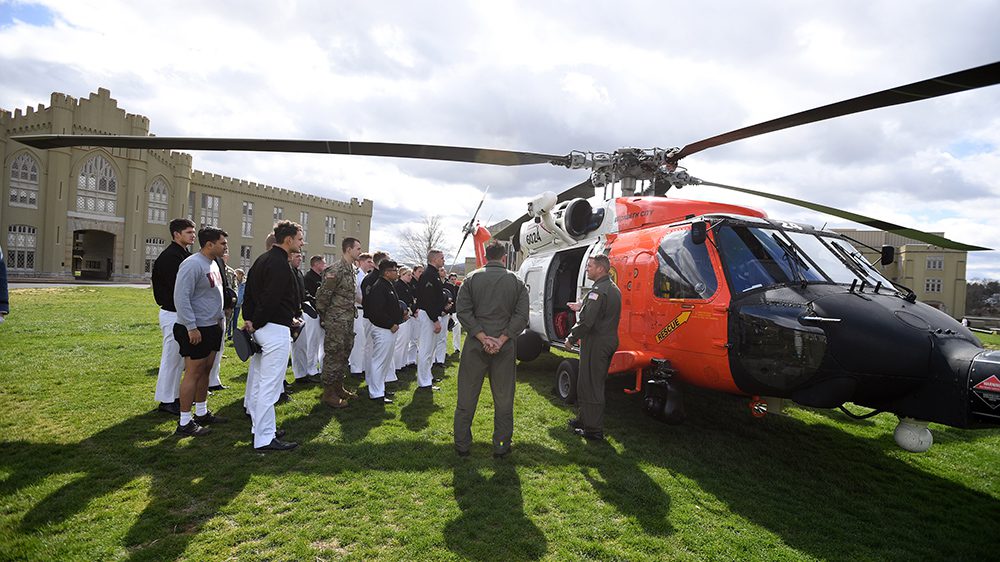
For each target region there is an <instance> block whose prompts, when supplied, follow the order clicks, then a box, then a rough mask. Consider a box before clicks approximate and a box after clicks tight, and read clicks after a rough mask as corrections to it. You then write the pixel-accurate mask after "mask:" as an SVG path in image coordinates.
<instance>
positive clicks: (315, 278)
mask: <svg viewBox="0 0 1000 562" xmlns="http://www.w3.org/2000/svg"><path fill="white" fill-rule="evenodd" d="M303 279H304V281H305V284H306V300H308V301H309V304H311V305H313V306H314V307H315V306H316V293H318V292H319V287H320V285H322V284H323V278H322V277H320V275H319V273H316V272H315V271H313V270H311V269H310V270H309V271H307V272H306V274H305V275H304V276H303Z"/></svg>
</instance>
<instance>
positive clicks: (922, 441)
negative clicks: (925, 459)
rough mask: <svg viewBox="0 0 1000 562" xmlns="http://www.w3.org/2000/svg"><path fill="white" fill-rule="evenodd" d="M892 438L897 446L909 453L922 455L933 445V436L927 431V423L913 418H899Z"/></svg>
mask: <svg viewBox="0 0 1000 562" xmlns="http://www.w3.org/2000/svg"><path fill="white" fill-rule="evenodd" d="M892 436H893V437H895V439H896V444H897V445H899V446H900V447H902V448H903V449H904V450H906V451H909V452H911V453H923V452H924V451H926V450H927V449H930V448H931V445H933V444H934V436H933V435H932V434H931V430H929V429H927V422H925V421H920V420H915V419H913V418H899V425H897V426H896V431H895V432H894V433H893V435H892Z"/></svg>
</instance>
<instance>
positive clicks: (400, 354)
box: [392, 319, 416, 372]
mask: <svg viewBox="0 0 1000 562" xmlns="http://www.w3.org/2000/svg"><path fill="white" fill-rule="evenodd" d="M415 325H416V322H415V321H414V320H413V319H410V320H407V321H406V322H403V323H402V324H400V325H399V329H398V330H396V345H395V346H394V347H395V349H393V350H392V370H393V372H395V371H396V369H402V368H403V367H405V366H406V351H407V349H408V348H409V347H410V332H411V331H412V330H413V326H415Z"/></svg>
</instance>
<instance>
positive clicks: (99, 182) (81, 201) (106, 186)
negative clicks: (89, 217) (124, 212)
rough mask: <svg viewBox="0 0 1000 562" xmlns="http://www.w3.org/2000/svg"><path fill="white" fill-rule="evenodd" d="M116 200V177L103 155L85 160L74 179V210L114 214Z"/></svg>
mask: <svg viewBox="0 0 1000 562" xmlns="http://www.w3.org/2000/svg"><path fill="white" fill-rule="evenodd" d="M117 201H118V177H117V176H116V175H115V170H114V168H112V167H111V163H110V162H108V161H107V160H106V159H105V158H104V157H103V156H101V155H97V156H94V157H92V158H91V159H90V160H87V163H86V164H84V165H83V168H81V169H80V175H79V176H78V177H77V181H76V210H77V211H81V212H85V213H97V214H100V215H114V214H115V205H116V204H117Z"/></svg>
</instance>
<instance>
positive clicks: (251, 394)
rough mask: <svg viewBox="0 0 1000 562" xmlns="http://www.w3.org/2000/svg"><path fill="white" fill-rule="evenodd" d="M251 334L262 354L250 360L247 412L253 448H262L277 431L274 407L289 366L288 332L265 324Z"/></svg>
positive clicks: (289, 340)
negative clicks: (248, 411)
mask: <svg viewBox="0 0 1000 562" xmlns="http://www.w3.org/2000/svg"><path fill="white" fill-rule="evenodd" d="M253 335H254V339H255V340H257V344H258V345H260V346H261V348H262V351H261V352H260V353H256V354H254V355H253V357H251V358H250V372H249V373H248V374H247V380H248V381H253V383H252V386H248V387H247V401H248V402H249V404H248V408H247V409H248V410H250V421H251V424H252V427H251V431H252V432H253V446H254V447H263V446H265V445H267V444H268V443H270V442H271V440H272V439H274V432H275V430H276V429H277V426H276V425H275V418H274V404H275V402H277V401H278V397H279V396H281V391H282V390H284V385H283V384H282V383H283V382H284V380H285V368H286V367H287V366H288V351H289V347H290V343H291V333H290V331H289V329H288V327H286V326H282V325H281V324H275V323H274V322H268V323H267V324H265V325H264V327H263V328H261V329H259V330H257V331H255V332H254V333H253Z"/></svg>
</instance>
